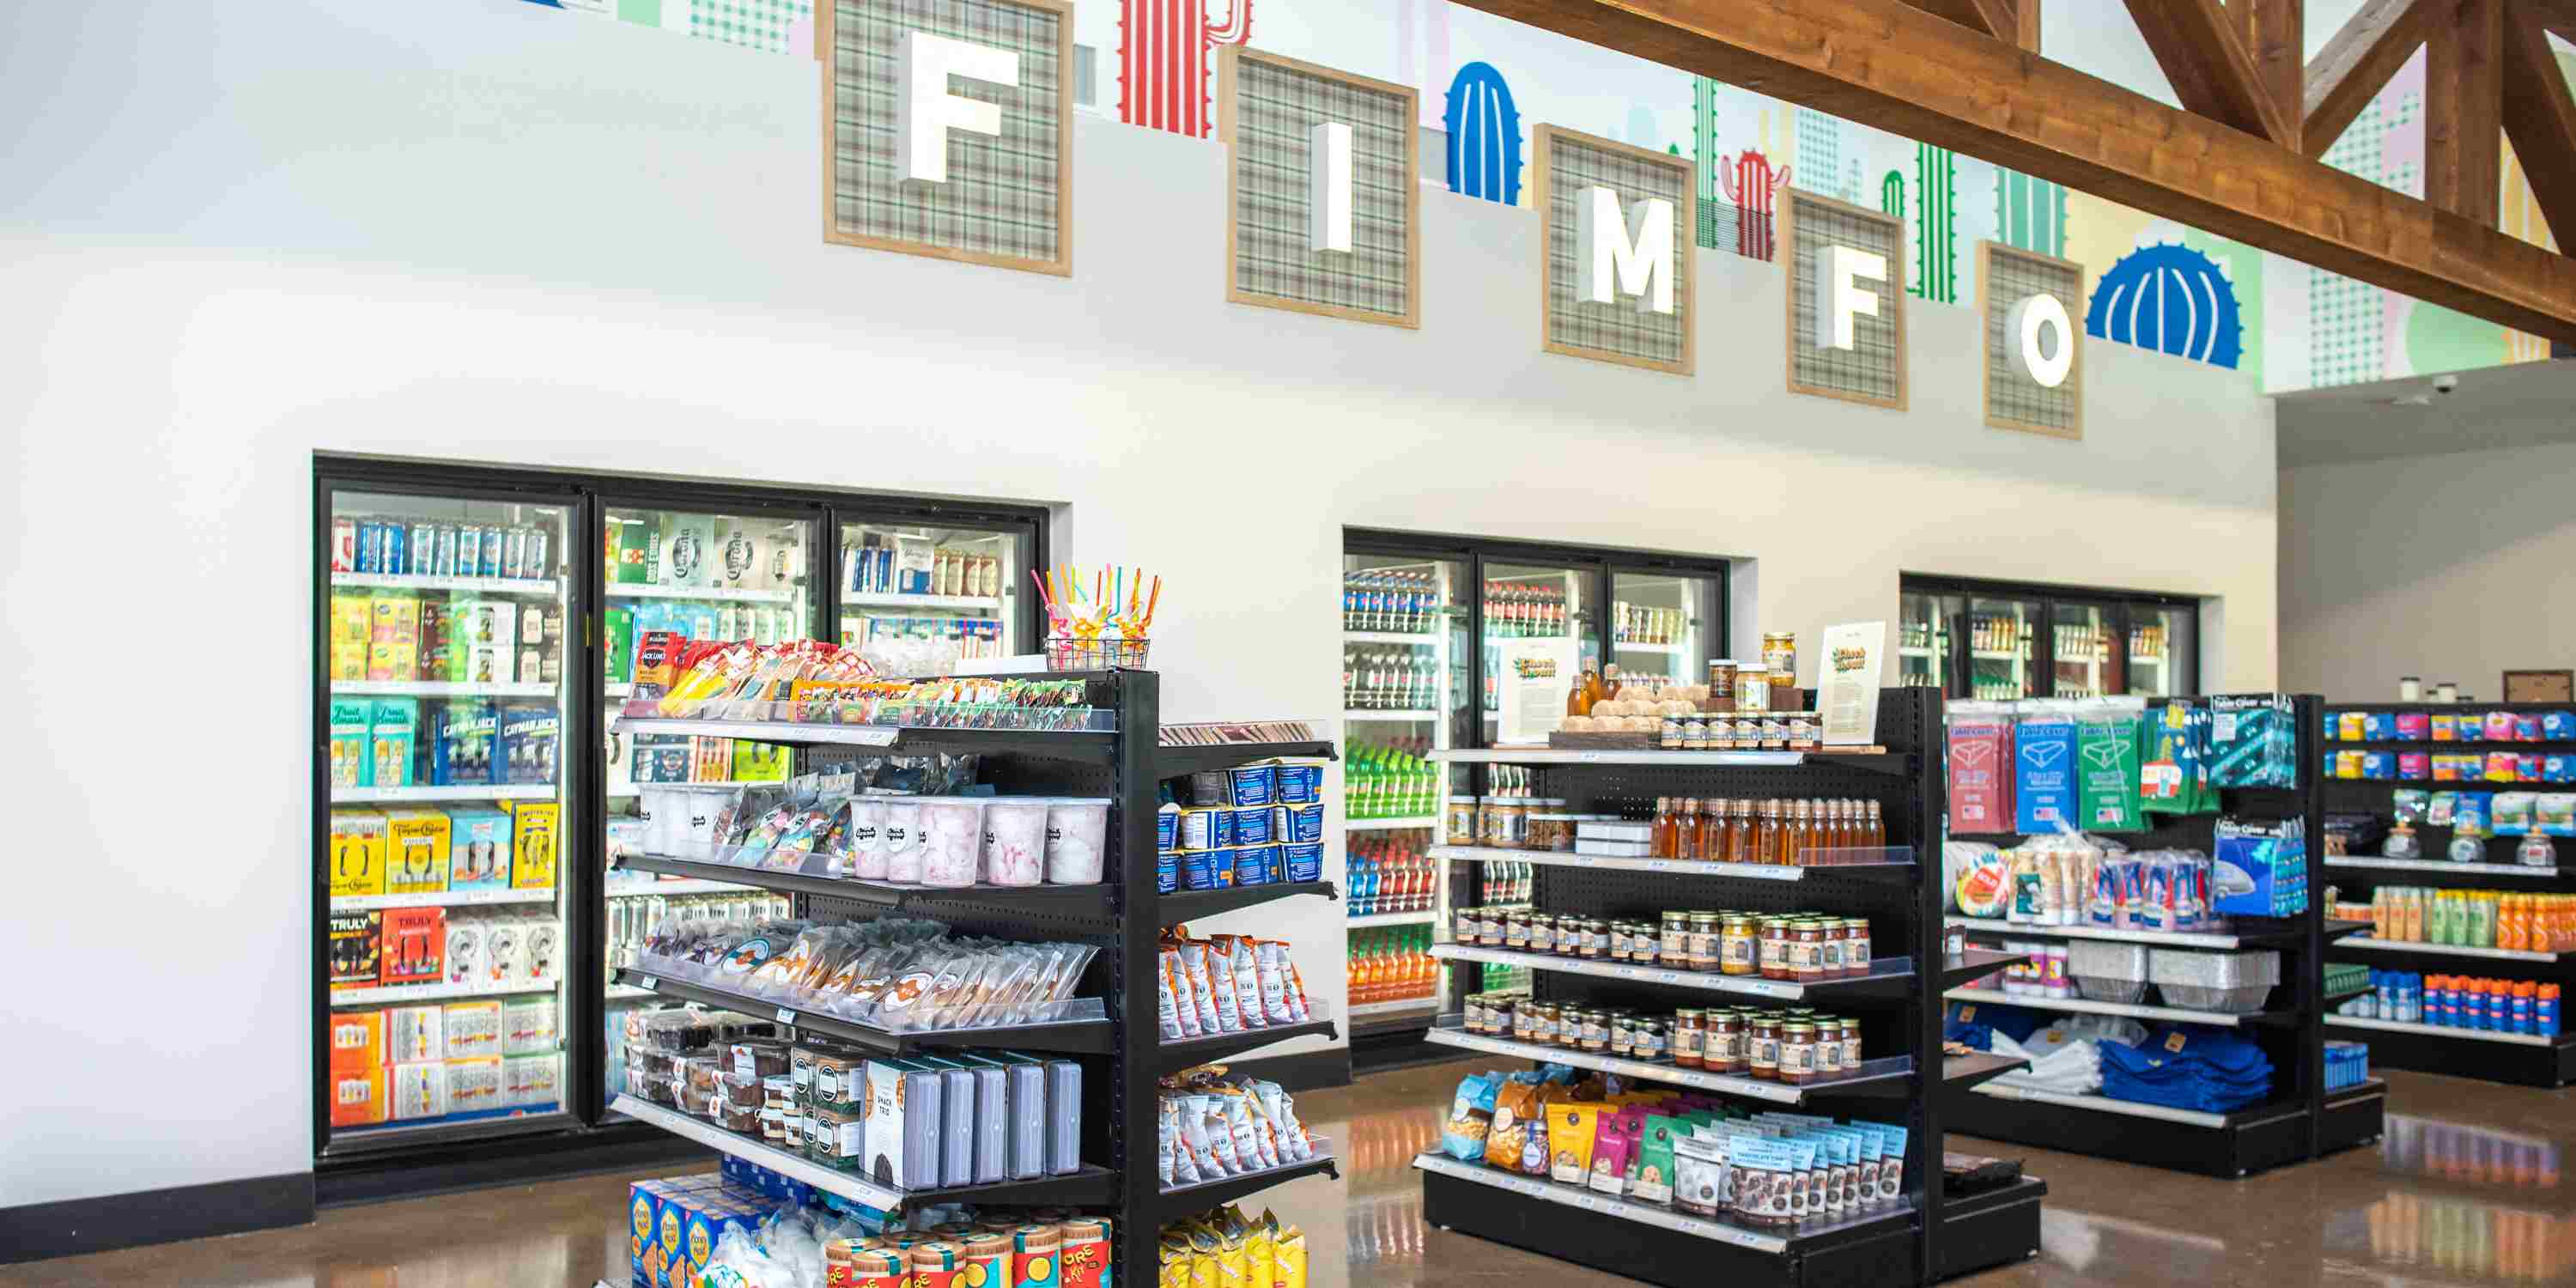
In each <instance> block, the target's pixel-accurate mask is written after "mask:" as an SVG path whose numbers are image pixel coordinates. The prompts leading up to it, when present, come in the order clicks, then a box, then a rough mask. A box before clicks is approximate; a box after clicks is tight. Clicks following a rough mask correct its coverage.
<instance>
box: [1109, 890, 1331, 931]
mask: <svg viewBox="0 0 2576 1288" xmlns="http://www.w3.org/2000/svg"><path fill="white" fill-rule="evenodd" d="M1301 894H1319V895H1322V896H1324V897H1325V898H1327V899H1338V898H1341V897H1342V895H1341V891H1340V890H1338V889H1335V888H1334V886H1333V883H1332V882H1330V881H1277V882H1272V883H1270V884H1268V885H1248V886H1224V887H1221V888H1219V889H1215V890H1177V891H1174V892H1172V893H1170V894H1167V895H1163V896H1161V897H1159V898H1157V899H1156V900H1155V901H1154V906H1155V909H1156V912H1157V914H1158V915H1159V916H1160V917H1161V919H1162V924H1163V925H1166V926H1177V925H1179V924H1181V923H1182V922H1184V921H1196V920H1198V919H1199V918H1201V917H1213V916H1216V915H1217V914H1219V913H1226V912H1232V911H1234V910H1235V909H1237V908H1249V907H1251V906H1253V905H1254V904H1261V903H1268V902H1270V901H1271V900H1273V899H1290V898H1294V897H1296V896H1298V895H1301Z"/></svg>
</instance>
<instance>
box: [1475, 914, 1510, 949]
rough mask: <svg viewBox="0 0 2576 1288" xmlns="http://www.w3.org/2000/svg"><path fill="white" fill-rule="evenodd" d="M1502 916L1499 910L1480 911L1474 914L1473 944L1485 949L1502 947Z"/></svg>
mask: <svg viewBox="0 0 2576 1288" xmlns="http://www.w3.org/2000/svg"><path fill="white" fill-rule="evenodd" d="M1504 916H1505V911H1504V910H1503V909H1501V908H1485V909H1480V910H1479V911H1478V912H1477V914H1476V939H1475V942H1476V943H1477V944H1480V945H1482V946H1484V947H1486V948H1500V947H1502V946H1503V919H1504Z"/></svg>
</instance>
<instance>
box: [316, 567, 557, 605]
mask: <svg viewBox="0 0 2576 1288" xmlns="http://www.w3.org/2000/svg"><path fill="white" fill-rule="evenodd" d="M331 585H332V588H333V589H337V590H444V591H449V592H463V593H466V594H474V595H540V596H543V597H545V598H547V599H553V598H555V597H556V596H558V595H560V594H562V593H563V583H562V582H560V581H557V580H556V579H554V578H552V577H432V576H427V575H425V574H421V573H382V572H335V573H333V574H331Z"/></svg>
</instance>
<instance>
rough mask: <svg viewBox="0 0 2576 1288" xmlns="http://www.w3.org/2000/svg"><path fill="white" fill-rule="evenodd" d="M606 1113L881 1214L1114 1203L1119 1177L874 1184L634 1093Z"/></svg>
mask: <svg viewBox="0 0 2576 1288" xmlns="http://www.w3.org/2000/svg"><path fill="white" fill-rule="evenodd" d="M608 1108H609V1111H610V1112H611V1113H620V1114H624V1115H626V1116H627V1117H629V1118H633V1119H635V1120H636V1121H638V1122H647V1123H651V1124H653V1125H654V1126H656V1127H659V1128H661V1129H662V1130H664V1131H667V1132H669V1133H671V1134H672V1135H674V1136H684V1137H687V1138H688V1139H690V1140H694V1141H696V1142H698V1143H699V1144H701V1145H704V1146H706V1147H707V1148H709V1149H712V1150H715V1151H717V1152H719V1153H724V1154H731V1155H733V1156H734V1157H736V1158H742V1159H748V1160H750V1161H752V1162H754V1163H758V1164H759V1165H761V1166H762V1167H766V1168H768V1169H769V1170H771V1171H773V1172H776V1173H778V1174H780V1175H781V1176H788V1177H793V1178H795V1179H796V1180H800V1181H803V1182H805V1183H806V1184H808V1185H811V1186H813V1187H814V1188H815V1189H818V1190H822V1191H824V1192H825V1193H827V1194H837V1195H840V1196H841V1197H842V1198H845V1199H849V1200H851V1201H853V1202H857V1203H863V1204H865V1205H867V1206H869V1207H872V1208H875V1209H877V1210H878V1211H880V1212H890V1211H893V1210H894V1209H896V1208H897V1207H899V1206H901V1205H903V1204H905V1203H908V1202H909V1203H990V1204H1004V1203H1007V1204H1012V1205H1014V1206H1017V1205H1022V1204H1044V1205H1050V1206H1052V1205H1065V1206H1079V1207H1096V1206H1100V1205H1103V1204H1108V1203H1113V1202H1115V1201H1116V1200H1117V1197H1118V1175H1117V1173H1115V1172H1111V1171H1109V1170H1108V1169H1107V1168H1101V1167H1093V1166H1089V1165H1087V1164H1086V1165H1085V1166H1084V1167H1083V1168H1082V1170H1080V1171H1078V1172H1075V1173H1073V1174H1071V1175H1069V1176H1040V1177H1033V1178H1031V1179H1028V1180H1016V1181H996V1182H993V1183H992V1184H989V1185H954V1186H946V1187H943V1188H939V1189H921V1190H899V1189H896V1188H894V1187H892V1186H889V1185H879V1184H877V1183H875V1182H873V1181H870V1180H868V1179H867V1178H866V1177H865V1176H863V1175H861V1174H859V1173H857V1172H844V1171H841V1170H840V1169H838V1168H833V1167H826V1166H824V1165H823V1164H821V1163H817V1162H814V1161H813V1160H811V1159H808V1158H806V1157H805V1156H804V1155H802V1154H794V1153H789V1152H788V1151H786V1150H783V1149H780V1148H778V1147H777V1146H774V1145H771V1144H768V1143H767V1142H764V1141H760V1140H755V1139H753V1138H752V1137H749V1136H745V1135H742V1134H741V1133H739V1132H731V1131H727V1130H725V1129H724V1128H722V1127H719V1126H717V1125H716V1124H715V1123H713V1122H711V1121H709V1120H707V1119H704V1118H699V1117H695V1116H693V1115H690V1114H684V1113H681V1112H680V1111H678V1110H676V1109H673V1108H670V1107H669V1106H667V1105H657V1104H654V1103H653V1102H651V1101H649V1100H639V1099H637V1098H635V1097H633V1096H619V1097H618V1098H617V1099H616V1100H614V1101H612V1102H611V1103H610V1104H609V1106H608Z"/></svg>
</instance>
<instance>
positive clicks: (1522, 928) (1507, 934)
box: [1503, 912, 1530, 953]
mask: <svg viewBox="0 0 2576 1288" xmlns="http://www.w3.org/2000/svg"><path fill="white" fill-rule="evenodd" d="M1529 946H1530V915H1529V914H1528V913H1526V912H1510V913H1505V914H1503V947H1505V948H1508V949H1511V950H1512V951H1513V952H1516V953H1523V952H1528V951H1529Z"/></svg>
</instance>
